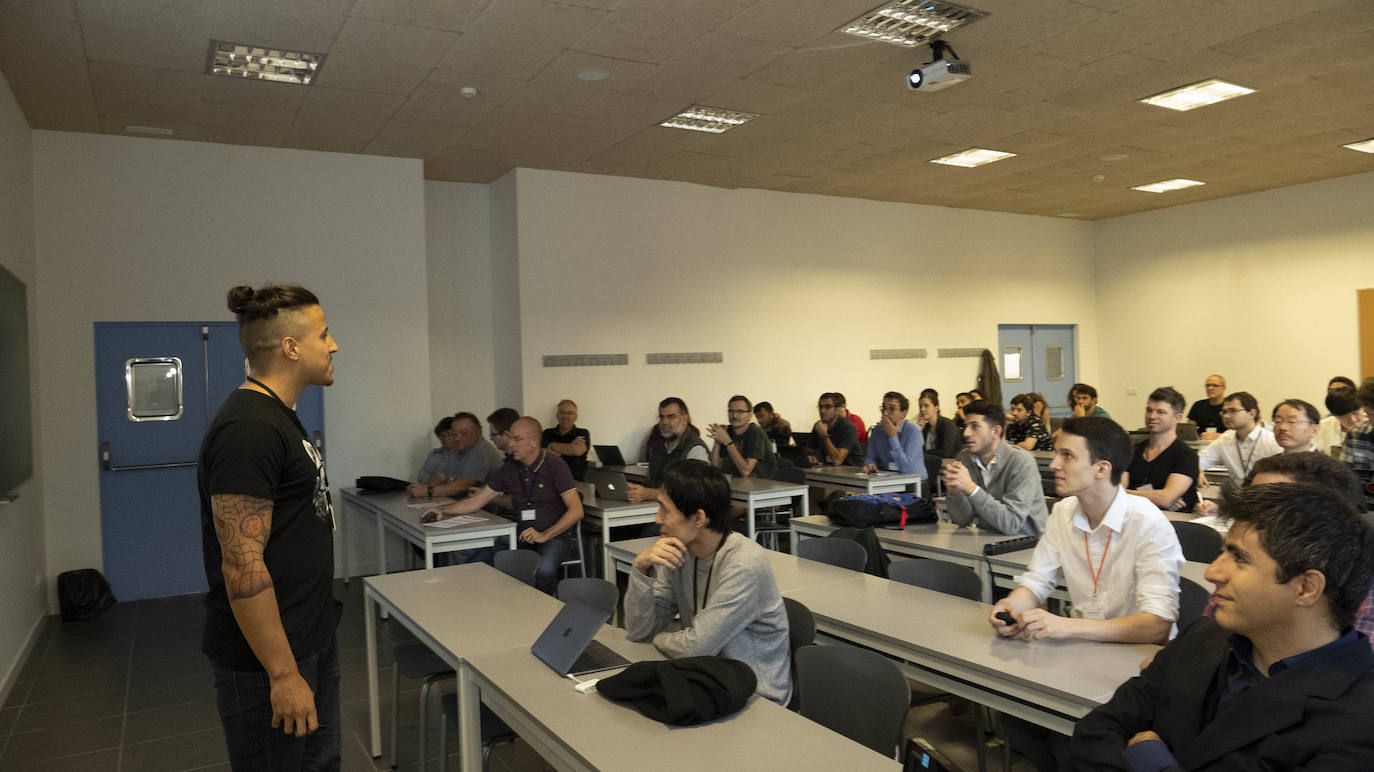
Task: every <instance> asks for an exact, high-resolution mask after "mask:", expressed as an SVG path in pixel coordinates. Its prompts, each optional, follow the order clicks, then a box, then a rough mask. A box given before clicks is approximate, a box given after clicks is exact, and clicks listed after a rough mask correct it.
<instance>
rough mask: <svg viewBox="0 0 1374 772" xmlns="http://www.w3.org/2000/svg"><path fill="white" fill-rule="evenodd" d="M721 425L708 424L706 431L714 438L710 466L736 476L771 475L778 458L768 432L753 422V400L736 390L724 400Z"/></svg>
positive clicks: (765, 476)
mask: <svg viewBox="0 0 1374 772" xmlns="http://www.w3.org/2000/svg"><path fill="white" fill-rule="evenodd" d="M725 414H726V416H727V420H728V421H729V423H728V424H727V425H725V426H721V425H720V424H711V425H710V427H708V428H707V430H706V433H707V434H709V435H710V436H711V439H712V440H714V441H715V445H713V446H712V447H711V466H714V467H715V468H717V469H719V470H720V471H722V472H724V473H726V474H728V475H734V476H738V477H764V478H767V477H771V476H772V474H773V472H774V470H775V469H776V468H777V465H778V459H777V456H775V455H774V454H773V445H772V443H770V442H769V441H768V435H766V434H764V433H763V429H760V428H759V427H758V426H756V425H755V424H754V421H753V416H754V403H752V402H750V401H749V398H748V397H745V396H743V395H740V394H736V395H735V396H733V397H731V398H730V401H729V402H727V403H726V406H725Z"/></svg>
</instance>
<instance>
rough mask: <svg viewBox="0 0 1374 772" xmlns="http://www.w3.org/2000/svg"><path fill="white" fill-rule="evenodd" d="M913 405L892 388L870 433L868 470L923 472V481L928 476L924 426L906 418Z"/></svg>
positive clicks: (866, 468)
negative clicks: (922, 438) (922, 431)
mask: <svg viewBox="0 0 1374 772" xmlns="http://www.w3.org/2000/svg"><path fill="white" fill-rule="evenodd" d="M910 407H911V402H910V401H909V400H907V398H906V397H905V396H903V395H902V393H901V392H897V391H889V392H888V393H886V394H884V395H883V405H882V407H881V408H879V410H881V411H882V414H883V417H882V419H881V420H879V421H878V425H877V426H874V427H873V430H872V431H870V432H869V433H868V453H867V455H865V456H864V471H865V472H868V473H869V474H872V473H874V472H900V473H901V474H919V475H920V476H921V479H922V480H925V479H927V478H928V473H927V472H926V460H925V459H926V457H925V449H924V447H923V446H922V442H921V429H920V427H918V426H917V425H916V424H914V423H912V422H910V421H908V420H906V413H907V410H908V409H909V408H910Z"/></svg>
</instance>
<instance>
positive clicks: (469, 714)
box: [458, 662, 482, 772]
mask: <svg viewBox="0 0 1374 772" xmlns="http://www.w3.org/2000/svg"><path fill="white" fill-rule="evenodd" d="M481 710H482V694H481V692H480V691H478V689H477V682H476V679H475V677H474V676H473V674H472V668H471V667H469V666H468V664H467V663H466V662H464V663H463V664H462V665H461V666H460V667H459V668H458V760H459V761H458V768H459V769H461V770H463V772H470V771H472V770H479V769H481V768H482V713H481Z"/></svg>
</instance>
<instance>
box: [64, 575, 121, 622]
mask: <svg viewBox="0 0 1374 772" xmlns="http://www.w3.org/2000/svg"><path fill="white" fill-rule="evenodd" d="M57 602H58V604H59V606H60V607H61V609H62V621H63V622H85V621H89V620H92V619H95V618H96V617H98V616H100V615H101V614H104V613H105V610H106V609H108V608H109V607H110V606H113V605H114V604H115V603H116V601H115V596H114V593H113V592H111V591H110V583H109V582H108V581H106V580H105V577H104V576H103V575H102V574H101V573H100V572H99V571H97V570H95V569H94V568H80V569H77V570H75V571H63V572H62V573H60V574H58V575H57Z"/></svg>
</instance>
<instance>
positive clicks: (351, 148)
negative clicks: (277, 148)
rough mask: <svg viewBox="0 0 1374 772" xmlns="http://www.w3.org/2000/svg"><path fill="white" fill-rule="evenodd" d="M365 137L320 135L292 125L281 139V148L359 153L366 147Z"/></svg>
mask: <svg viewBox="0 0 1374 772" xmlns="http://www.w3.org/2000/svg"><path fill="white" fill-rule="evenodd" d="M367 143H368V139H367V138H366V137H357V136H347V135H339V134H322V133H320V132H318V131H315V130H313V128H309V127H305V126H301V127H297V126H295V125H293V126H292V127H291V128H290V129H288V130H287V131H286V134H285V136H283V137H282V142H281V146H282V147H294V148H296V149H298V150H319V151H321V152H325V153H355V154H356V153H361V152H363V149H364V148H366V147H367Z"/></svg>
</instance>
